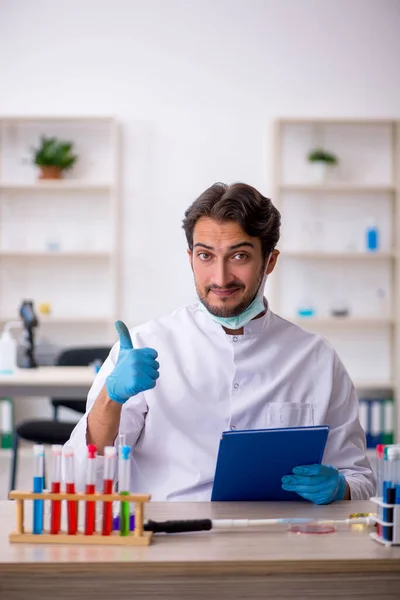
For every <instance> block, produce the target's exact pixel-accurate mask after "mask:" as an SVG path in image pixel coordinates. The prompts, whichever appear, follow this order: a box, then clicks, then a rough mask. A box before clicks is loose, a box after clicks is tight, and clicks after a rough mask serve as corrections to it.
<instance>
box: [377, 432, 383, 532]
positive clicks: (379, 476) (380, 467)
mask: <svg viewBox="0 0 400 600" xmlns="http://www.w3.org/2000/svg"><path fill="white" fill-rule="evenodd" d="M384 448H385V446H384V444H378V445H377V446H376V496H377V497H378V498H383V490H382V485H383V453H384ZM376 529H377V534H378V535H382V527H381V525H380V524H379V523H377V524H376Z"/></svg>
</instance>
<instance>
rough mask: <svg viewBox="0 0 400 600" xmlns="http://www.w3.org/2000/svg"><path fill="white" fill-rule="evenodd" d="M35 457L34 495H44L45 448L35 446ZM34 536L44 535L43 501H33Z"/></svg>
mask: <svg viewBox="0 0 400 600" xmlns="http://www.w3.org/2000/svg"><path fill="white" fill-rule="evenodd" d="M33 457H34V461H35V465H34V469H35V470H34V475H33V491H34V493H37V494H41V493H43V476H44V446H42V445H41V444H35V445H34V446H33ZM32 531H33V533H34V534H41V533H43V500H34V501H33V528H32Z"/></svg>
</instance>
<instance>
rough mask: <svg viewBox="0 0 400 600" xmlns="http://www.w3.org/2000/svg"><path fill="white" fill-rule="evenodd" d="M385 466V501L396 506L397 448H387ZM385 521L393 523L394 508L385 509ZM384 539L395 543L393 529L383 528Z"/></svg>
mask: <svg viewBox="0 0 400 600" xmlns="http://www.w3.org/2000/svg"><path fill="white" fill-rule="evenodd" d="M384 458H385V465H384V470H385V473H384V482H383V493H384V495H383V501H384V502H385V503H386V504H395V502H396V489H395V487H394V478H395V473H394V469H395V458H396V448H395V447H394V446H388V447H387V448H385V457H384ZM383 520H384V521H385V522H386V523H393V508H384V509H383ZM383 537H384V539H385V540H387V541H388V542H391V541H393V527H383Z"/></svg>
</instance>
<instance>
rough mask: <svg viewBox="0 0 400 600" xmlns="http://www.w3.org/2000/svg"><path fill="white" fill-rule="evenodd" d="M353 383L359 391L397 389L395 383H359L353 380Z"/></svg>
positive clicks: (359, 381)
mask: <svg viewBox="0 0 400 600" xmlns="http://www.w3.org/2000/svg"><path fill="white" fill-rule="evenodd" d="M353 383H354V386H355V387H356V388H357V389H358V390H392V389H394V387H395V383H394V382H393V381H373V380H371V381H361V380H358V381H357V379H353Z"/></svg>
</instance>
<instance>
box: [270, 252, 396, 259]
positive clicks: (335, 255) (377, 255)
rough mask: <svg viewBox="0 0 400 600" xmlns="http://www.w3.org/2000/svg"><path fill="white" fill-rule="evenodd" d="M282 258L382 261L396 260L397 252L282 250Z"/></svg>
mask: <svg viewBox="0 0 400 600" xmlns="http://www.w3.org/2000/svg"><path fill="white" fill-rule="evenodd" d="M280 256H281V257H283V258H285V257H287V258H316V259H321V258H322V259H333V260H338V259H347V260H353V259H355V260H381V259H387V258H395V257H396V253H395V252H313V251H312V250H310V251H304V252H303V251H300V250H299V251H297V250H281V254H280Z"/></svg>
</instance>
